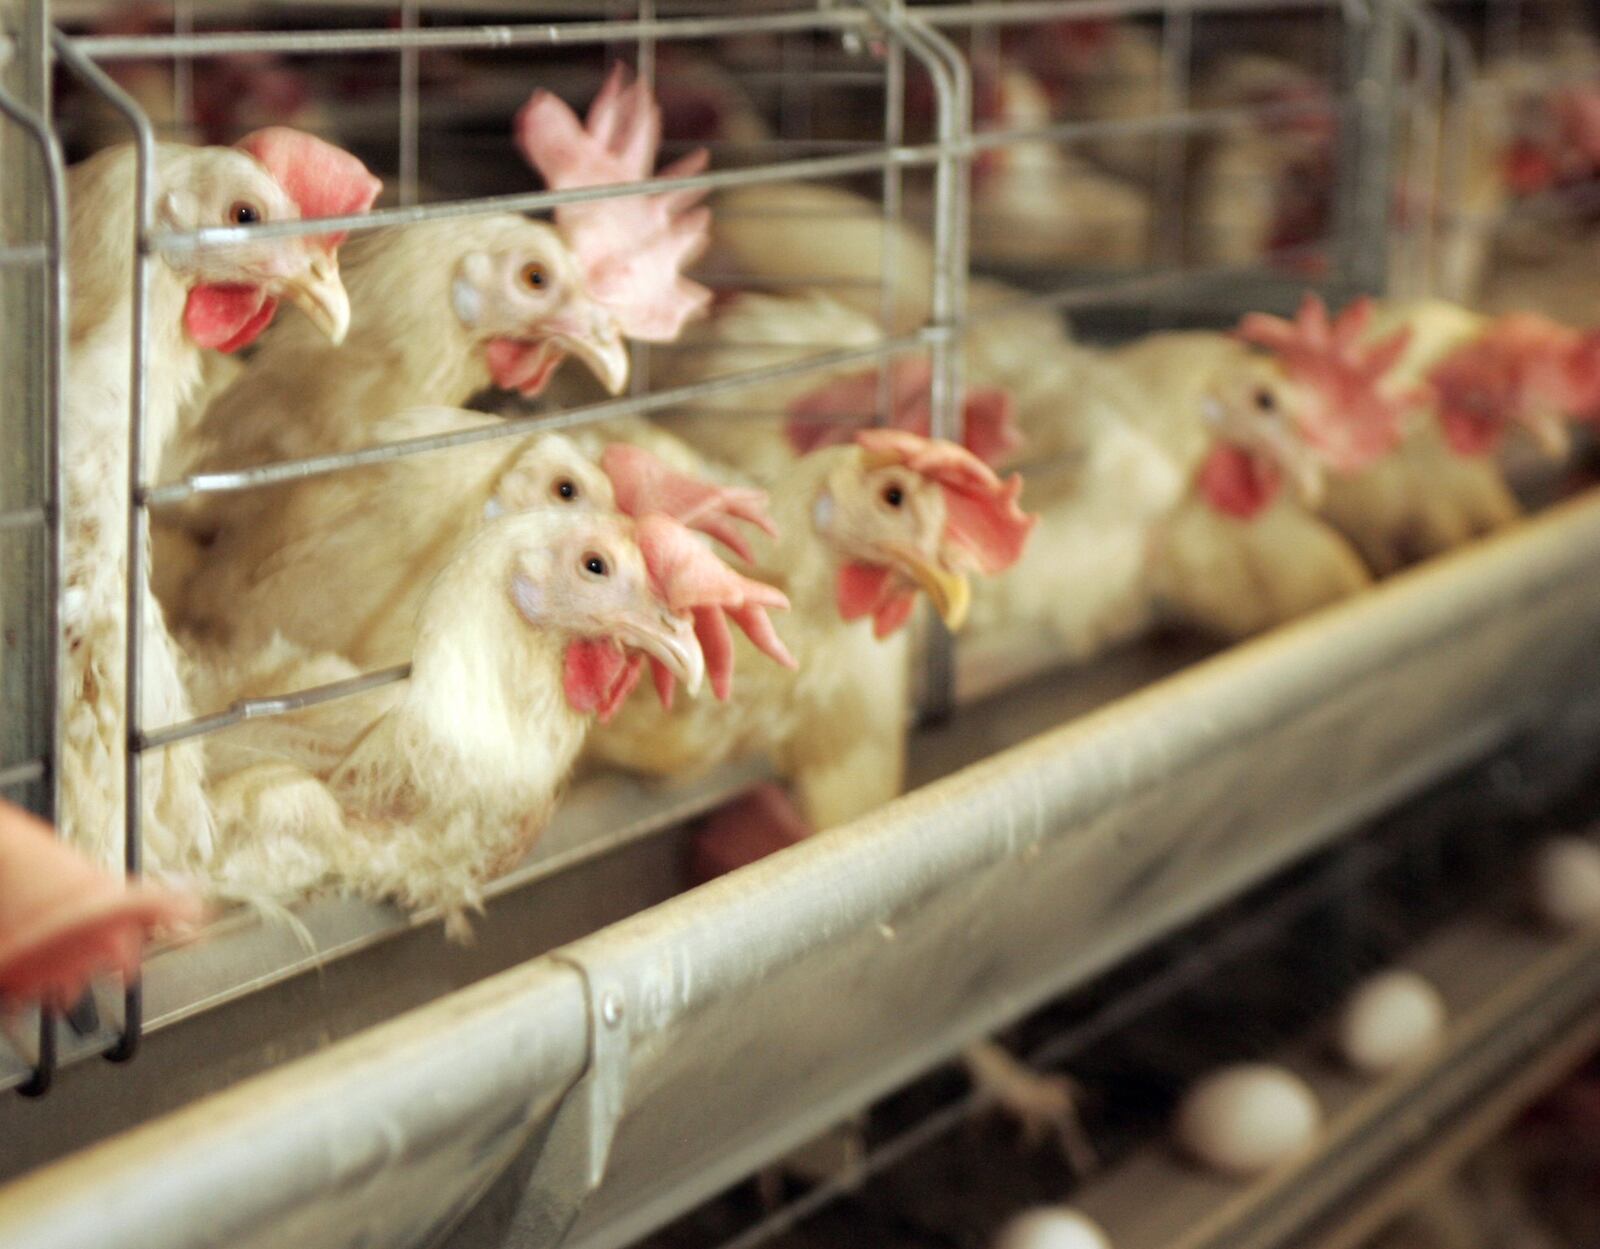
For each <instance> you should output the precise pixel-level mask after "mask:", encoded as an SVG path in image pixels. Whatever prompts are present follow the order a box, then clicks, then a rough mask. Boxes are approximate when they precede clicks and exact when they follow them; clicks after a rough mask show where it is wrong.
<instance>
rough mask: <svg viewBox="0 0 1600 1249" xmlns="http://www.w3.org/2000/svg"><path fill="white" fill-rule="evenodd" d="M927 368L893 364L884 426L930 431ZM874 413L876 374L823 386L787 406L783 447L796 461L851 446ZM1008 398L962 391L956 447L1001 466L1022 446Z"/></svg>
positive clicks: (984, 389)
mask: <svg viewBox="0 0 1600 1249" xmlns="http://www.w3.org/2000/svg"><path fill="white" fill-rule="evenodd" d="M932 378H933V367H932V365H931V364H930V363H929V361H928V360H927V359H926V358H922V359H910V360H906V359H902V360H896V361H895V362H894V363H893V364H891V365H890V366H889V398H890V403H891V405H892V411H891V414H890V416H889V424H890V425H891V426H892V427H893V428H895V429H904V430H909V431H910V432H912V433H914V434H921V435H922V436H923V437H927V435H928V430H929V428H930V427H931V426H932V423H933V422H932V411H931V408H930V402H929V398H930V391H929V386H930V383H931V381H932ZM877 407H878V371H877V370H876V369H865V370H863V371H862V372H860V373H851V374H849V375H848V376H845V377H840V378H835V379H834V380H833V381H830V382H825V383H823V384H822V385H821V386H817V387H815V388H814V389H812V390H808V391H806V393H805V394H803V395H801V396H800V397H799V398H797V399H795V400H793V401H792V402H791V403H790V404H789V406H788V408H787V409H786V412H787V415H788V417H789V422H788V425H787V427H786V432H787V434H788V438H789V445H790V446H791V447H793V448H794V450H795V452H796V453H797V454H799V455H805V454H806V453H807V452H809V451H815V450H816V449H817V448H818V447H827V446H833V445H836V444H839V443H846V442H849V441H851V439H852V438H853V437H854V436H855V432H856V431H857V430H858V429H865V428H868V427H869V426H870V425H871V423H872V416H873V414H874V413H875V412H876V411H877ZM1012 409H1013V404H1012V402H1011V392H1010V391H1007V390H1002V389H1001V388H999V387H997V386H971V387H968V388H967V392H966V398H965V402H964V403H963V405H962V416H963V437H962V444H963V445H964V446H965V447H966V448H967V450H968V451H971V452H972V454H974V455H975V456H977V457H978V458H979V459H980V460H982V461H983V462H984V463H986V464H991V465H999V464H1002V463H1004V462H1005V461H1006V460H1007V459H1009V458H1010V457H1011V456H1012V455H1014V454H1015V453H1016V452H1017V451H1019V450H1020V449H1021V447H1022V444H1023V437H1022V431H1021V430H1020V429H1019V428H1018V427H1017V422H1016V418H1015V416H1014V415H1013V411H1012Z"/></svg>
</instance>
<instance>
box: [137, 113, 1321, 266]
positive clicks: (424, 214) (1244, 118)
mask: <svg viewBox="0 0 1600 1249" xmlns="http://www.w3.org/2000/svg"><path fill="white" fill-rule="evenodd" d="M1319 111H1320V106H1318V105H1315V104H1296V103H1284V104H1267V105H1256V106H1248V107H1238V108H1217V109H1203V110H1197V111H1195V112H1193V113H1187V114H1161V115H1159V116H1155V117H1142V118H1128V119H1118V120H1115V121H1103V122H1062V123H1060V124H1058V125H1054V126H1039V127H1030V128H1019V129H1004V130H990V131H984V132H983V133H981V134H969V133H967V132H966V131H965V130H964V129H963V131H962V133H960V134H958V135H954V136H952V137H950V138H949V139H944V138H940V139H939V140H937V141H935V142H932V143H924V144H917V145H912V146H904V147H892V148H890V147H880V148H874V149H873V150H871V151H868V152H861V153H854V154H847V155H840V156H829V157H817V158H814V159H810V160H798V161H786V162H784V163H782V164H772V165H757V166H753V167H751V168H748V169H724V170H718V171H716V172H713V173H703V174H696V175H694V176H693V177H687V178H652V179H645V180H643V181H639V182H614V183H607V184H604V185H600V186H587V187H573V188H571V189H569V190H564V191H528V192H520V193H518V194H515V195H493V196H483V197H480V198H478V199H471V200H452V201H449V202H446V203H442V204H427V205H413V206H410V207H405V208H385V209H377V210H375V211H373V212H369V213H357V214H351V215H348V216H342V217H318V218H313V219H310V220H301V221H274V222H265V223H262V224H260V225H250V226H209V227H207V228H206V229H203V230H187V231H179V230H175V231H162V232H160V233H157V234H155V235H153V236H152V237H151V239H150V245H151V246H152V247H153V248H154V249H155V250H156V251H159V252H164V253H172V254H179V253H183V252H187V251H194V250H197V249H199V248H206V247H228V246H234V245H237V244H241V243H256V242H260V241H262V240H265V239H288V238H304V237H306V236H308V235H312V234H323V233H327V232H328V231H330V230H339V231H363V230H377V229H382V228H384V227H387V226H404V225H415V224H417V223H419V222H423V221H442V220H451V219H467V218H472V217H483V216H488V215H491V214H494V213H510V212H515V213H529V212H538V211H542V210H544V209H547V208H559V207H561V206H562V205H564V204H579V203H589V202H593V201H596V200H606V199H621V198H625V197H628V196H635V195H655V194H659V193H662V192H665V191H673V190H690V189H696V190H723V189H727V188H729V187H741V186H758V185H763V184H766V183H771V182H795V181H804V180H821V179H825V178H836V177H845V176H848V175H851V174H860V173H871V172H874V171H878V170H881V169H884V168H886V167H887V166H889V165H892V164H899V165H905V166H913V165H934V166H937V165H938V163H939V162H940V161H941V160H944V159H957V160H960V159H965V158H967V157H969V156H971V155H972V154H974V153H976V152H981V151H986V150H988V149H989V148H994V147H1002V146H1005V145H1007V144H1012V143H1017V142H1021V141H1026V140H1031V139H1037V140H1041V141H1045V140H1049V141H1056V142H1060V141H1067V140H1076V139H1085V138H1112V137H1124V136H1126V137H1133V136H1137V135H1141V134H1154V133H1160V132H1162V131H1165V130H1181V131H1185V132H1189V133H1197V132H1202V131H1205V130H1210V129H1225V128H1228V127H1232V126H1237V125H1239V124H1240V123H1242V122H1250V121H1259V122H1267V123H1270V122H1274V121H1285V120H1291V119H1293V118H1294V117H1296V116H1300V115H1304V114H1310V113H1314V112H1319Z"/></svg>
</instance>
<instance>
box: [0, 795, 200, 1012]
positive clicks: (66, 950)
mask: <svg viewBox="0 0 1600 1249" xmlns="http://www.w3.org/2000/svg"><path fill="white" fill-rule="evenodd" d="M202 913H203V908H202V906H201V905H200V903H199V901H198V900H196V899H194V898H191V897H189V896H187V895H184V894H179V893H172V892H168V891H167V890H163V889H156V888H152V887H149V886H144V885H133V886H129V885H127V884H125V883H124V882H123V881H121V880H118V879H116V878H114V877H112V876H110V875H108V874H107V873H105V872H103V871H101V870H100V869H99V868H97V867H95V866H93V865H92V864H91V863H90V862H89V861H88V860H87V859H85V858H84V857H83V856H82V855H80V854H78V853H77V852H76V851H75V850H72V849H71V848H70V847H68V846H65V845H63V844H62V843H61V842H59V841H58V840H56V838H55V837H54V836H52V835H51V833H50V831H49V829H48V828H47V827H46V826H45V825H44V824H43V823H41V822H40V821H38V820H35V819H34V818H33V817H31V816H29V815H27V814H25V813H24V812H21V811H19V810H18V809H17V808H15V807H12V806H10V805H9V804H0V1009H8V1010H9V1009H14V1008H16V1007H19V1006H22V1005H24V1004H26V1003H29V1002H43V1003H45V1004H46V1005H49V1006H55V1007H57V1008H62V1009H64V1008H66V1007H69V1006H71V1005H72V1004H73V1003H74V1002H76V1001H77V1000H78V998H79V997H81V996H82V994H83V992H84V990H85V989H86V988H87V987H88V984H89V980H90V978H91V977H93V976H95V975H98V974H100V973H102V972H113V971H114V972H120V973H121V974H122V975H124V976H131V975H134V974H135V973H136V972H137V971H138V969H139V954H140V952H141V951H142V950H143V948H144V943H145V940H146V938H147V937H148V936H149V935H150V934H151V933H152V932H155V931H157V930H159V929H163V928H168V929H174V928H176V929H181V928H184V927H187V926H189V925H192V924H194V923H197V922H198V921H199V920H200V918H201V916H202Z"/></svg>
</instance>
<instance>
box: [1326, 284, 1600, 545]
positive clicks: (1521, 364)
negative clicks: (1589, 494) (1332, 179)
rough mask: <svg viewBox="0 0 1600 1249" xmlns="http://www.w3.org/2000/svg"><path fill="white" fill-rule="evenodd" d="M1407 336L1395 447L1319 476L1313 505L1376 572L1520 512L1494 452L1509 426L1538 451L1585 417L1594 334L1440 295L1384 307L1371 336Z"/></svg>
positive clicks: (1596, 386) (1593, 387)
mask: <svg viewBox="0 0 1600 1249" xmlns="http://www.w3.org/2000/svg"><path fill="white" fill-rule="evenodd" d="M1397 331H1398V332H1404V333H1406V334H1407V335H1408V336H1409V341H1408V343H1407V346H1406V350H1405V352H1404V354H1403V355H1402V356H1401V357H1400V359H1399V361H1398V363H1397V364H1396V366H1395V379H1396V381H1397V382H1398V383H1399V384H1400V385H1402V386H1406V387H1408V388H1410V389H1411V390H1413V391H1414V392H1415V393H1417V394H1418V396H1419V399H1420V402H1419V404H1418V409H1419V417H1420V419H1419V420H1417V421H1415V422H1414V423H1413V426H1412V428H1411V430H1410V432H1409V433H1408V436H1407V438H1406V440H1405V443H1404V444H1403V445H1402V446H1401V448H1400V449H1399V450H1398V451H1397V452H1396V453H1395V454H1394V455H1391V456H1387V457H1385V458H1384V459H1382V460H1380V461H1378V462H1377V463H1376V464H1374V465H1372V466H1371V467H1370V468H1367V469H1366V470H1365V471H1363V472H1361V473H1357V474H1353V475H1349V476H1345V477H1341V478H1338V479H1335V480H1331V481H1330V482H1329V483H1328V490H1327V496H1326V498H1325V499H1324V501H1323V502H1322V504H1321V509H1320V510H1321V512H1322V514H1323V515H1324V516H1326V517H1327V518H1328V519H1329V520H1331V521H1332V522H1333V523H1334V524H1335V525H1336V526H1338V528H1339V529H1340V530H1342V531H1343V532H1344V533H1345V534H1347V535H1348V536H1349V537H1350V539H1351V541H1353V542H1354V543H1355V544H1356V545H1357V546H1358V547H1359V548H1360V550H1361V553H1362V555H1363V557H1364V558H1365V560H1366V562H1367V563H1368V565H1369V566H1370V567H1371V568H1372V569H1373V570H1374V571H1376V572H1379V573H1388V572H1392V571H1394V570H1395V569H1397V568H1401V567H1403V566H1404V565H1406V564H1409V563H1412V562H1414V561H1416V560H1419V559H1424V558H1427V557H1428V556H1431V555H1437V554H1440V553H1441V552H1444V551H1447V550H1450V549H1451V548H1452V547H1455V546H1458V545H1460V544H1461V543H1463V542H1466V541H1468V540H1469V539H1471V538H1474V537H1477V536H1479V535H1481V534H1485V533H1489V532H1491V531H1493V530H1495V529H1498V528H1499V527H1501V526H1502V525H1505V524H1508V523H1510V522H1511V521H1513V520H1515V519H1516V518H1517V517H1518V516H1519V515H1520V514H1521V508H1520V507H1519V506H1518V504H1517V501H1516V498H1515V497H1514V496H1513V495H1512V493H1511V491H1510V489H1509V488H1508V486H1507V485H1506V482H1505V479H1504V476H1503V474H1502V472H1501V469H1500V467H1499V464H1498V462H1497V460H1496V458H1495V455H1494V453H1495V452H1496V451H1497V450H1498V449H1499V448H1500V447H1501V446H1502V444H1503V443H1504V442H1505V440H1506V438H1507V436H1508V435H1509V434H1510V433H1512V432H1513V431H1517V430H1521V431H1523V432H1524V433H1525V434H1526V435H1527V437H1528V438H1529V439H1530V440H1531V441H1532V443H1533V444H1534V445H1535V446H1536V447H1537V448H1539V449H1540V450H1541V451H1542V452H1543V453H1544V454H1546V455H1548V456H1560V455H1561V454H1563V453H1564V452H1565V451H1566V449H1567V446H1568V434H1567V423H1568V422H1569V421H1571V420H1592V419H1593V417H1594V414H1595V410H1596V401H1597V399H1600V340H1597V339H1596V337H1595V336H1594V335H1593V334H1582V333H1579V332H1578V331H1575V330H1570V329H1567V328H1566V327H1564V326H1561V325H1557V324H1556V323H1555V322H1553V321H1550V320H1548V319H1545V318H1542V317H1536V316H1533V315H1531V314H1520V315H1511V316H1504V317H1497V318H1490V317H1486V316H1483V315H1482V314H1480V313H1476V312H1471V311H1468V310H1467V309H1465V308H1461V307H1458V306H1457V305H1454V304H1450V303H1445V302H1443V301H1440V300H1421V301H1417V302H1413V303H1399V304H1385V305H1383V306H1382V307H1381V308H1380V309H1379V311H1378V314H1377V316H1376V317H1375V318H1374V321H1373V329H1372V331H1371V332H1372V333H1374V334H1393V333H1395V332H1397Z"/></svg>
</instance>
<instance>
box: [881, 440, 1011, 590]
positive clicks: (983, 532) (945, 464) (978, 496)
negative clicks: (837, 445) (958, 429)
mask: <svg viewBox="0 0 1600 1249" xmlns="http://www.w3.org/2000/svg"><path fill="white" fill-rule="evenodd" d="M856 442H857V443H858V444H859V445H860V446H861V448H862V449H863V450H864V451H866V452H867V454H868V455H870V456H872V457H874V458H875V459H878V460H881V461H885V462H892V463H896V464H903V465H904V466H905V467H906V468H909V469H910V470H911V471H912V472H914V473H920V474H921V475H922V476H924V477H926V478H928V479H929V480H930V481H934V482H937V483H938V484H939V486H941V487H942V488H943V490H944V499H945V508H946V513H947V517H946V521H945V541H947V542H948V543H950V544H951V545H952V546H954V547H956V548H957V549H958V550H959V551H961V552H963V553H964V554H965V555H966V556H968V557H969V558H970V559H971V561H972V562H973V564H974V565H975V566H976V567H977V568H978V570H979V571H980V572H983V573H997V572H1002V571H1004V570H1005V569H1007V568H1010V567H1011V565H1013V564H1015V563H1016V562H1017V560H1019V559H1020V558H1021V557H1022V548H1023V546H1024V545H1025V544H1026V543H1027V540H1028V533H1029V532H1030V531H1031V530H1032V529H1033V526H1034V523H1035V522H1036V521H1037V520H1038V517H1036V516H1029V515H1028V514H1027V513H1026V512H1024V511H1023V510H1022V509H1021V508H1020V507H1019V506H1018V505H1017V499H1018V497H1019V496H1020V495H1021V493H1022V478H1021V477H1020V476H1019V475H1017V474H1015V473H1013V474H1012V475H1011V476H1010V477H1008V478H1005V479H1004V480H1002V479H1001V478H1000V477H999V475H998V474H996V473H995V471H994V470H993V469H992V468H990V467H989V466H988V465H987V464H985V463H984V462H983V461H982V460H980V459H979V458H978V457H977V456H975V455H973V454H972V452H970V451H968V450H967V449H966V448H965V447H958V446H956V444H955V443H953V442H945V441H944V440H942V439H934V438H923V437H922V436H920V435H918V434H912V433H908V432H906V431H905V430H901V429H864V430H861V431H860V432H858V433H857V434H856Z"/></svg>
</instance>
